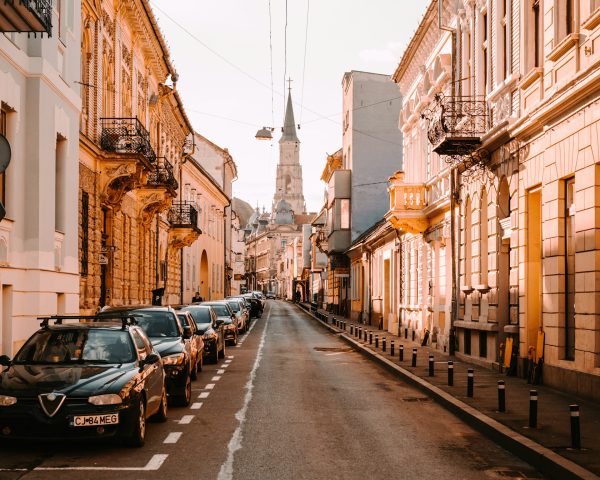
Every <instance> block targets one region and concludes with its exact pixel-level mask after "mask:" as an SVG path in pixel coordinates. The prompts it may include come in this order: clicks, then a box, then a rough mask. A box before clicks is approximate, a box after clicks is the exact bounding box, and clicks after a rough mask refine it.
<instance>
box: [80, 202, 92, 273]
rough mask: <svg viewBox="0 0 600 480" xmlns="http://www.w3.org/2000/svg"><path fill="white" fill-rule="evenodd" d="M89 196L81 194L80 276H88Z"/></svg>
mask: <svg viewBox="0 0 600 480" xmlns="http://www.w3.org/2000/svg"><path fill="white" fill-rule="evenodd" d="M89 202H90V200H89V194H88V193H87V192H82V194H81V275H87V274H88V260H89V258H88V252H89V243H90V241H89V231H90V229H89V209H90V208H89V207H90V205H89Z"/></svg>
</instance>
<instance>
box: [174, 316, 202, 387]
mask: <svg viewBox="0 0 600 480" xmlns="http://www.w3.org/2000/svg"><path fill="white" fill-rule="evenodd" d="M177 318H178V319H179V324H180V325H181V328H183V336H184V338H185V342H186V343H188V342H189V344H190V354H191V356H192V380H196V379H197V378H198V372H201V371H202V368H203V366H204V355H203V352H204V340H203V339H202V334H201V333H200V332H199V330H198V327H197V326H196V322H195V321H194V318H193V317H192V315H191V314H190V312H186V311H181V310H180V311H178V312H177Z"/></svg>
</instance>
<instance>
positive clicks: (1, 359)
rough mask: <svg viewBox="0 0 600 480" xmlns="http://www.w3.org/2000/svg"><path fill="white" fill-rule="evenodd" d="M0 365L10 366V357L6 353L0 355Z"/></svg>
mask: <svg viewBox="0 0 600 480" xmlns="http://www.w3.org/2000/svg"><path fill="white" fill-rule="evenodd" d="M0 365H4V366H5V367H8V366H10V357H9V356H8V355H0Z"/></svg>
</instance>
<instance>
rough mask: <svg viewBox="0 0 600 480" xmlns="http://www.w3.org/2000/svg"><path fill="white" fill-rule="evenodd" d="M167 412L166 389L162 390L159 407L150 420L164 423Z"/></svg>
mask: <svg viewBox="0 0 600 480" xmlns="http://www.w3.org/2000/svg"><path fill="white" fill-rule="evenodd" d="M168 411H169V407H168V402H167V389H166V388H163V394H162V397H161V399H160V405H159V407H158V412H156V414H154V416H153V417H152V420H154V421H156V422H160V423H163V422H166V421H167V413H168Z"/></svg>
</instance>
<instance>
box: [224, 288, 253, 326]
mask: <svg viewBox="0 0 600 480" xmlns="http://www.w3.org/2000/svg"><path fill="white" fill-rule="evenodd" d="M232 299H236V300H240V301H242V302H243V304H244V309H245V310H246V314H247V316H248V321H247V323H248V326H250V320H251V319H252V315H251V313H252V302H251V301H250V299H249V298H246V297H244V296H243V295H237V296H234V297H227V300H232Z"/></svg>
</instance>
